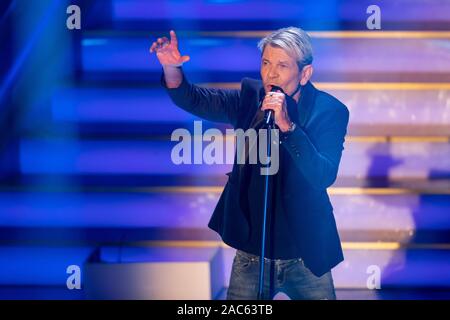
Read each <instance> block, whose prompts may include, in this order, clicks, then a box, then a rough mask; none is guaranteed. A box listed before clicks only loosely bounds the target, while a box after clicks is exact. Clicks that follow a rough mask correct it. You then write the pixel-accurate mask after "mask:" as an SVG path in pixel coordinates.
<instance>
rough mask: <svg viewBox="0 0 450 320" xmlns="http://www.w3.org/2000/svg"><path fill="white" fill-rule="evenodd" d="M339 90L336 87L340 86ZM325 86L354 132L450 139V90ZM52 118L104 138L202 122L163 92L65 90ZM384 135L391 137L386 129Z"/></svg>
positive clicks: (56, 97)
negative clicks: (422, 132) (429, 132)
mask: <svg viewBox="0 0 450 320" xmlns="http://www.w3.org/2000/svg"><path fill="white" fill-rule="evenodd" d="M236 85H237V86H239V84H236ZM339 85H341V84H336V87H338V86H339ZM374 85H376V84H374ZM316 86H317V87H318V88H319V89H320V88H321V86H322V84H321V83H317V84H316ZM324 86H325V87H326V89H325V90H326V91H327V92H328V93H330V94H332V95H334V96H335V97H337V98H338V99H339V100H341V101H342V102H343V103H344V104H345V105H346V106H347V107H348V108H349V111H350V116H351V121H350V130H349V131H352V129H353V128H355V127H359V128H365V127H370V128H380V127H383V126H391V127H394V128H397V127H404V128H408V129H409V130H410V132H411V133H414V132H416V130H417V129H418V128H420V127H424V126H426V127H431V128H435V126H440V128H442V131H436V132H439V133H440V134H442V135H444V134H448V135H450V129H448V128H450V105H449V104H448V103H447V101H448V100H449V99H450V96H449V92H450V91H449V90H446V89H444V88H442V89H440V88H437V89H428V90H401V89H400V90H383V89H380V90H373V89H366V90H361V89H351V86H348V88H345V89H333V86H330V85H327V84H324ZM400 86H401V84H399V87H400ZM448 89H450V85H449V88H448ZM124 106H126V107H124ZM52 114H53V120H54V121H57V122H62V123H75V124H80V125H81V126H83V125H84V124H85V125H87V126H89V125H90V124H92V127H93V128H98V125H100V127H99V129H98V130H97V132H100V133H101V132H102V131H101V130H103V129H106V130H108V128H110V129H109V132H111V131H113V130H114V129H117V132H118V133H119V132H123V130H124V126H125V125H126V126H129V127H131V128H133V129H130V130H133V131H136V129H134V127H135V126H136V125H137V126H141V127H142V129H144V130H148V131H147V132H151V131H152V130H154V129H153V128H154V127H155V126H157V127H158V128H166V130H165V131H162V132H161V134H170V133H171V132H172V131H173V129H174V125H176V124H178V125H182V126H183V127H190V126H192V122H193V121H194V120H200V118H198V117H196V116H193V115H191V114H189V113H188V112H186V111H184V110H182V109H181V108H178V107H176V106H174V104H173V103H172V101H171V100H170V98H169V95H168V94H167V92H166V91H165V90H164V89H162V88H134V89H129V88H108V87H103V88H82V87H79V88H62V89H60V90H59V91H57V92H56V93H55V95H54V97H53V101H52ZM205 122H207V121H205ZM164 125H165V126H164ZM444 128H445V129H444ZM353 131H354V130H353ZM107 132H108V131H107ZM380 132H383V134H384V135H387V134H388V133H386V132H385V131H384V130H383V131H381V130H380V131H378V133H380ZM361 133H364V131H363V132H361ZM361 133H360V134H361Z"/></svg>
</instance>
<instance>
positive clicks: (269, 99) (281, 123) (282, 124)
mask: <svg viewBox="0 0 450 320" xmlns="http://www.w3.org/2000/svg"><path fill="white" fill-rule="evenodd" d="M261 110H263V111H266V123H270V121H274V120H275V124H276V125H277V126H278V127H279V128H280V130H281V131H282V132H286V131H288V130H289V128H290V127H291V124H292V121H291V119H289V115H288V111H287V103H286V96H285V94H284V92H283V89H281V88H280V87H278V86H272V89H271V91H270V92H268V93H267V94H266V96H265V97H264V101H263V104H262V106H261Z"/></svg>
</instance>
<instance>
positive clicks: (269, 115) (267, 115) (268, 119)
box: [264, 86, 284, 125]
mask: <svg viewBox="0 0 450 320" xmlns="http://www.w3.org/2000/svg"><path fill="white" fill-rule="evenodd" d="M278 90H280V91H281V92H282V93H284V91H283V89H281V88H280V87H279V86H272V89H270V92H277V91H278ZM274 116H275V115H274V114H273V110H266V111H265V116H264V119H265V123H266V125H268V124H270V125H273V120H274Z"/></svg>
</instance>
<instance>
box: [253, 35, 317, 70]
mask: <svg viewBox="0 0 450 320" xmlns="http://www.w3.org/2000/svg"><path fill="white" fill-rule="evenodd" d="M268 44H269V45H271V46H274V47H280V48H281V49H284V50H285V51H286V52H287V53H288V54H290V55H292V56H293V57H294V58H295V59H296V60H297V64H298V66H299V69H300V70H301V69H302V68H303V67H304V66H306V65H308V64H311V63H312V61H313V51H312V46H311V38H310V37H309V35H308V34H307V33H306V32H305V31H303V30H302V29H300V28H296V27H288V28H281V29H278V30H277V31H274V32H272V33H271V34H269V35H268V36H266V37H264V38H263V39H261V40H260V41H259V42H258V48H259V50H260V51H261V54H262V53H263V52H264V49H265V47H266V46H267V45H268Z"/></svg>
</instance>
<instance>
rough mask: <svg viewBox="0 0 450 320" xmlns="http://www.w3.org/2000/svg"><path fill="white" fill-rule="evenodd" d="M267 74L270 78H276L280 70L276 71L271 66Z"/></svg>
mask: <svg viewBox="0 0 450 320" xmlns="http://www.w3.org/2000/svg"><path fill="white" fill-rule="evenodd" d="M267 76H268V77H269V79H273V78H276V77H278V72H276V70H275V69H273V68H270V69H269V72H268V73H267Z"/></svg>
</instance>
